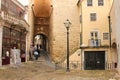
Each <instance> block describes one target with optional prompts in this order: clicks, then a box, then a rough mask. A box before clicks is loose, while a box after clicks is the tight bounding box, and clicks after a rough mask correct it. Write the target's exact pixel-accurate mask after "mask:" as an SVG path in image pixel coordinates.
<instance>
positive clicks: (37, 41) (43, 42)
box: [33, 34, 48, 51]
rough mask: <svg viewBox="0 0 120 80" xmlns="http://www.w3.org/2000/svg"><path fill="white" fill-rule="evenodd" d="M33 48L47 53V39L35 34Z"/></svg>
mask: <svg viewBox="0 0 120 80" xmlns="http://www.w3.org/2000/svg"><path fill="white" fill-rule="evenodd" d="M33 40H34V41H33V42H34V46H35V47H37V46H38V48H39V49H42V50H44V51H48V38H47V36H45V35H44V34H37V35H35V36H34V39H33Z"/></svg>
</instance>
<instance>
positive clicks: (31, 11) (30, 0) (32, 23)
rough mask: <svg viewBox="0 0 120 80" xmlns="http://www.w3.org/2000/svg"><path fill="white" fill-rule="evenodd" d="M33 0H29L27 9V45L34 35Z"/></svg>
mask: <svg viewBox="0 0 120 80" xmlns="http://www.w3.org/2000/svg"><path fill="white" fill-rule="evenodd" d="M32 4H33V0H29V9H28V24H29V25H30V28H29V29H30V30H29V31H30V32H29V40H30V43H29V47H30V44H31V42H32V41H33V35H34V13H33V6H32Z"/></svg>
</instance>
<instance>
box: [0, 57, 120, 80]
mask: <svg viewBox="0 0 120 80" xmlns="http://www.w3.org/2000/svg"><path fill="white" fill-rule="evenodd" d="M112 78H114V79H112ZM110 79H111V80H120V79H119V77H118V75H117V72H116V71H115V70H111V71H106V70H93V71H89V70H71V71H70V72H66V70H64V69H60V70H55V67H52V66H50V65H49V64H47V63H46V61H44V59H41V60H39V61H29V62H28V63H22V65H21V66H19V67H13V66H4V67H1V68H0V80H110Z"/></svg>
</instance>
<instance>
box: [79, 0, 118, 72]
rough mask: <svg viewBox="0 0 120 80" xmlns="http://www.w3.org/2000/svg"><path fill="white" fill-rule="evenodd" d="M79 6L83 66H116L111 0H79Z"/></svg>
mask: <svg viewBox="0 0 120 80" xmlns="http://www.w3.org/2000/svg"><path fill="white" fill-rule="evenodd" d="M78 7H79V14H80V32H81V36H80V37H81V41H80V42H81V46H80V47H81V55H82V62H83V63H84V65H83V66H84V67H83V68H84V69H93V70H94V69H108V68H110V67H115V66H114V64H116V61H114V60H113V55H112V54H111V50H110V47H111V41H110V32H109V21H108V16H109V11H110V8H111V2H110V0H79V2H78ZM110 65H112V66H110Z"/></svg>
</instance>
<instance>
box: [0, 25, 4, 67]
mask: <svg viewBox="0 0 120 80" xmlns="http://www.w3.org/2000/svg"><path fill="white" fill-rule="evenodd" d="M2 34H3V27H2V26H0V66H2Z"/></svg>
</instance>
